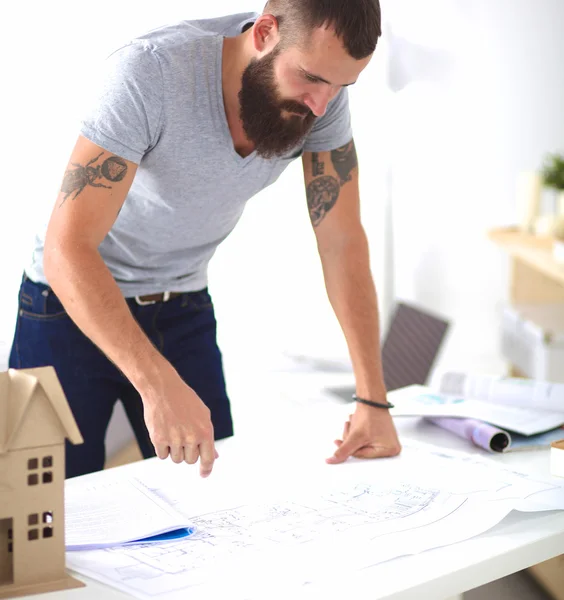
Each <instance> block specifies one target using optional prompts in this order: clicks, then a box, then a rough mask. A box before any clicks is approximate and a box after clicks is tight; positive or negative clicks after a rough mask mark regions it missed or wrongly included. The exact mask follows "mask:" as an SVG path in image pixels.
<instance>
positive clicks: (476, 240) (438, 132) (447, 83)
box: [390, 0, 564, 371]
mask: <svg viewBox="0 0 564 600" xmlns="http://www.w3.org/2000/svg"><path fill="white" fill-rule="evenodd" d="M392 5H393V6H392ZM390 9H393V11H394V12H393V13H392V15H391V16H392V23H393V24H394V32H395V34H396V35H404V36H405V37H406V38H407V39H408V40H410V41H412V42H413V43H415V44H422V45H423V46H427V47H432V48H434V49H435V50H438V51H441V52H444V53H445V54H446V57H447V58H448V59H449V60H450V62H451V65H452V72H451V74H450V77H445V78H444V79H443V80H442V81H441V82H440V83H438V82H433V81H419V82H416V83H414V84H413V85H412V86H410V87H408V88H406V89H404V91H402V92H401V93H400V94H398V96H397V102H396V103H394V106H393V108H394V112H393V115H394V121H395V128H394V135H393V139H392V140H391V148H392V149H393V161H392V164H393V190H392V194H393V201H394V205H393V208H394V215H395V240H394V241H395V255H396V269H395V276H396V292H397V294H398V295H399V296H401V297H404V298H407V299H411V300H415V301H417V302H419V303H421V304H422V305H424V306H426V307H428V308H430V309H434V310H437V311H439V312H440V313H442V314H445V315H447V316H449V317H450V318H452V319H454V322H455V327H454V330H453V335H452V337H451V339H450V340H449V344H448V347H447V352H446V353H445V354H444V356H443V359H444V361H445V362H447V363H449V364H452V365H455V366H458V367H464V366H465V365H469V366H471V367H474V368H480V369H484V370H492V371H496V370H500V369H502V368H503V366H504V365H503V362H502V361H501V360H500V357H499V354H498V342H497V336H498V331H497V327H498V320H497V316H498V315H497V311H498V308H499V305H500V302H501V301H502V300H504V299H505V298H506V297H507V289H508V288H507V285H508V268H507V266H508V263H507V258H506V257H505V256H503V255H502V254H501V253H500V252H499V251H498V250H497V249H496V248H495V247H494V246H493V245H491V244H490V243H489V242H488V241H486V239H485V235H486V231H487V230H488V229H489V228H491V227H494V226H497V225H503V224H507V223H513V222H515V221H516V217H517V212H516V207H515V181H516V177H517V174H518V172H519V171H521V170H529V169H535V168H538V167H539V165H540V164H541V161H542V158H543V156H544V154H545V153H546V152H548V151H554V150H561V151H562V150H564V116H563V115H562V106H564V74H563V72H562V65H561V57H562V56H563V55H564V39H563V38H562V36H561V35H560V29H559V27H558V25H557V24H559V23H560V24H561V23H563V22H564V3H562V2H561V1H559V0H534V1H533V0H472V2H467V1H465V0H448V1H447V0H435V1H427V2H423V3H422V2H418V1H417V0H396V1H395V2H393V3H390ZM418 71H424V65H423V66H421V65H418V69H416V72H418Z"/></svg>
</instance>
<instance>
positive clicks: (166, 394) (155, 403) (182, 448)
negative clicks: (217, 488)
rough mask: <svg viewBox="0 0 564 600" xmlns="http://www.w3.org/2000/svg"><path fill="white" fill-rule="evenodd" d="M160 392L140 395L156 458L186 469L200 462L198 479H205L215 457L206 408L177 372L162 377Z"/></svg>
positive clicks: (211, 427) (212, 436)
mask: <svg viewBox="0 0 564 600" xmlns="http://www.w3.org/2000/svg"><path fill="white" fill-rule="evenodd" d="M159 387H160V391H159V392H158V393H157V392H154V391H152V392H150V393H147V394H142V395H141V397H142V398H143V405H144V412H145V423H146V425H147V429H148V430H149V436H150V438H151V441H152V443H153V446H154V447H155V451H156V453H157V456H158V457H159V458H160V459H165V458H167V457H168V455H169V454H170V457H171V458H172V461H173V462H175V463H177V464H178V463H181V462H182V461H186V462H187V463H188V464H189V465H193V464H196V462H197V461H198V458H199V459H200V475H201V476H202V477H208V475H210V473H211V472H212V469H213V464H214V461H215V459H216V458H217V457H218V454H217V452H216V450H215V444H214V434H213V425H212V422H211V418H210V410H209V408H208V407H207V406H206V405H205V404H204V403H203V402H202V400H200V398H199V397H198V395H197V394H196V392H195V391H194V390H193V389H192V388H190V387H189V386H188V385H186V383H184V381H183V380H182V379H181V377H180V376H179V375H178V373H177V372H176V371H174V369H173V370H171V371H169V372H167V373H166V374H165V375H164V380H163V381H162V385H161V386H159Z"/></svg>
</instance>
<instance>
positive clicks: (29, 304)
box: [10, 276, 233, 477]
mask: <svg viewBox="0 0 564 600" xmlns="http://www.w3.org/2000/svg"><path fill="white" fill-rule="evenodd" d="M127 303H128V305H129V308H130V310H131V312H132V314H133V316H134V318H135V319H136V320H137V322H138V323H139V325H140V326H141V327H142V329H143V331H144V332H145V333H146V335H147V336H148V337H149V339H150V340H151V341H152V342H153V344H154V345H155V347H156V348H157V349H158V350H159V351H160V352H161V353H162V354H163V356H164V357H165V358H166V359H167V360H168V361H169V362H170V363H171V364H172V365H173V366H174V367H175V369H176V370H177V371H178V373H179V374H180V376H181V377H182V378H183V379H184V381H185V382H186V383H187V384H188V385H189V386H190V387H191V388H192V389H194V391H195V392H196V393H197V394H198V395H199V396H200V398H201V399H202V401H203V402H204V403H205V404H206V405H207V406H208V407H209V409H210V411H211V418H212V422H213V426H214V431H215V439H216V440H219V439H222V438H226V437H229V436H232V435H233V422H232V419H231V408H230V404H229V399H228V397H227V392H226V387H225V379H224V374H223V364H222V358H221V353H220V350H219V348H218V345H217V341H216V320H215V314H214V310H213V304H212V300H211V297H210V295H209V293H208V291H207V289H205V290H201V291H199V292H190V293H184V294H182V295H180V296H178V297H175V298H173V299H172V300H169V301H168V302H159V303H156V304H152V305H148V306H140V305H138V304H137V303H136V302H135V300H134V299H130V298H128V299H127ZM43 366H53V367H54V368H55V371H56V372H57V376H58V378H59V381H60V382H61V385H62V387H63V390H64V392H65V395H66V397H67V400H68V402H69V405H70V407H71V410H72V412H73V415H74V418H75V420H76V422H77V424H78V427H79V429H80V431H81V433H82V437H83V438H84V444H81V445H78V446H73V445H72V444H70V443H69V442H68V441H67V442H66V476H67V477H75V476H77V475H83V474H85V473H91V472H93V471H99V470H101V469H102V468H103V467H104V461H105V445H104V441H105V436H106V430H107V427H108V423H109V421H110V417H111V416H112V411H113V409H114V404H115V402H116V400H118V399H120V400H121V401H122V403H123V405H124V408H125V411H126V413H127V416H128V418H129V421H130V423H131V426H132V428H133V431H134V432H135V436H136V438H137V442H138V443H139V447H140V449H141V452H142V453H143V456H144V457H145V458H149V457H151V456H155V450H154V447H153V445H152V443H151V441H150V439H149V434H148V431H147V428H146V426H145V420H144V418H143V403H142V401H141V397H140V396H139V393H138V392H137V390H136V389H135V388H134V387H133V386H132V385H131V383H129V381H128V380H127V379H126V378H125V377H124V375H123V374H122V373H121V371H120V370H119V369H117V367H116V366H115V365H114V364H113V363H112V362H111V361H110V360H109V359H108V358H106V356H105V355H104V354H103V353H102V352H101V351H100V350H99V349H98V347H97V346H96V345H95V344H94V343H93V342H91V341H90V339H89V338H87V337H86V336H85V335H84V334H83V333H82V332H81V331H80V329H79V328H78V327H77V326H76V325H75V323H74V322H73V321H72V319H71V318H70V317H69V316H68V314H67V313H66V311H65V309H64V307H63V305H62V304H61V302H60V301H59V299H58V298H57V297H56V295H55V294H54V292H53V290H51V288H49V287H47V286H45V285H43V284H40V283H35V282H33V281H32V280H31V279H29V278H28V277H26V276H24V278H23V280H22V284H21V287H20V295H19V312H18V319H17V324H16V330H15V335H14V341H13V344H12V350H11V353H10V367H11V368H15V369H25V368H32V367H43Z"/></svg>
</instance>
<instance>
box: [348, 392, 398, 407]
mask: <svg viewBox="0 0 564 600" xmlns="http://www.w3.org/2000/svg"><path fill="white" fill-rule="evenodd" d="M353 400H354V401H355V402H360V403H361V404H366V405H368V406H373V407H374V408H394V405H393V404H392V403H391V402H387V401H386V404H384V403H382V402H373V401H372V400H365V399H364V398H359V397H358V396H357V395H356V394H353Z"/></svg>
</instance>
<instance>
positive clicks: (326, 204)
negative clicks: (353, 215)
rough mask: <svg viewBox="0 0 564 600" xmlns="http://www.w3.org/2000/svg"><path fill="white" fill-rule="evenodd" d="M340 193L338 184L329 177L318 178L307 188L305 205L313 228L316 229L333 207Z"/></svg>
mask: <svg viewBox="0 0 564 600" xmlns="http://www.w3.org/2000/svg"><path fill="white" fill-rule="evenodd" d="M340 191H341V188H340V186H339V182H338V181H337V180H336V179H335V178H334V177H331V176H330V175H324V176H323V177H318V178H317V179H314V180H313V181H312V182H311V183H310V184H309V185H308V186H307V205H308V207H309V216H310V218H311V222H312V224H313V226H314V227H317V226H318V225H319V223H321V221H323V219H324V218H325V215H326V214H327V213H328V212H329V211H330V210H331V209H332V208H333V207H334V206H335V203H336V202H337V199H338V198H339V193H340Z"/></svg>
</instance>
